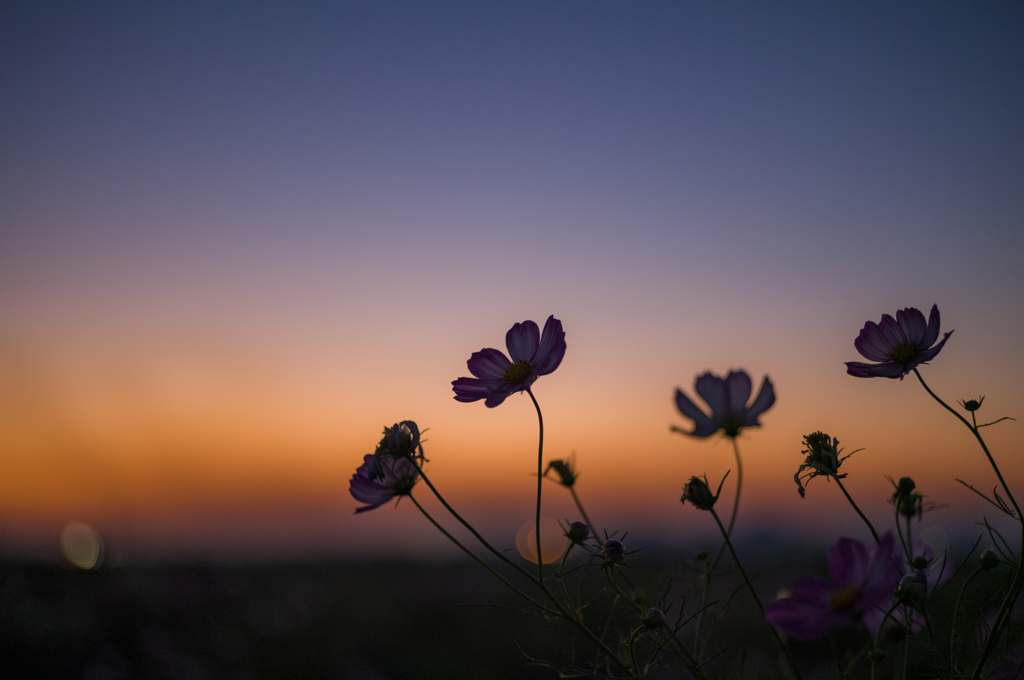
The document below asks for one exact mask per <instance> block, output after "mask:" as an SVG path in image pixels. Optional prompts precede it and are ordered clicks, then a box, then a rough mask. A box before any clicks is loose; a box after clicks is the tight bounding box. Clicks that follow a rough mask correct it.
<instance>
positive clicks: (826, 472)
mask: <svg viewBox="0 0 1024 680" xmlns="http://www.w3.org/2000/svg"><path fill="white" fill-rule="evenodd" d="M804 446H805V447H806V448H804V450H803V453H805V454H807V458H805V459H804V462H803V465H801V466H800V467H799V468H798V469H797V471H796V474H795V475H793V479H794V480H796V485H797V490H798V491H799V492H800V497H801V498H803V497H804V484H805V483H807V482H810V481H811V480H812V479H814V478H815V477H826V478H828V477H834V478H835V479H843V478H845V477H846V473H845V472H844V473H843V474H839V466H840V465H842V464H843V461H844V460H846V459H847V458H849V457H850V456H852V455H853V454H854V453H857V451H853V452H851V453H848V454H846V455H845V456H843V457H842V458H840V457H839V454H840V453H842V452H843V450H842V449H841V448H839V440H838V439H833V438H832V437H830V436H828V435H827V434H825V433H824V432H812V433H811V434H809V435H807V436H805V437H804ZM859 450H860V449H858V451H859Z"/></svg>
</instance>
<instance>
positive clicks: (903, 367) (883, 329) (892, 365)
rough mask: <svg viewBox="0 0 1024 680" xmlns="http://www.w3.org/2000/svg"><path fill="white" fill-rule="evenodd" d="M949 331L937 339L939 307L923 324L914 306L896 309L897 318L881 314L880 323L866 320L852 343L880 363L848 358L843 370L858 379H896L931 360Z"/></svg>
mask: <svg viewBox="0 0 1024 680" xmlns="http://www.w3.org/2000/svg"><path fill="white" fill-rule="evenodd" d="M952 333H953V331H949V332H948V333H946V334H945V335H943V336H942V340H940V341H939V343H938V344H935V341H936V340H938V339H939V308H938V306H936V305H932V311H931V313H930V314H929V315H928V322H927V323H925V320H924V314H923V313H921V310H919V309H915V308H914V307H907V308H906V309H901V310H900V311H898V312H896V318H895V319H894V318H892V317H891V316H889V315H888V314H883V315H882V320H881V321H880V322H879V323H875V322H874V321H868V322H867V323H866V324H864V328H862V329H861V331H860V335H858V336H857V339H856V340H854V341H853V346H854V347H856V348H857V351H858V352H860V353H861V356H863V357H864V358H865V359H868V360H870V361H877V362H880V363H876V364H867V363H863V362H860V361H847V362H846V372H847V373H848V374H850V375H852V376H855V377H857V378H899V379H900V380H903V376H905V375H906V374H907V373H910V372H911V371H912V370H914V369H915V368H916V367H918V366H919V365H921V364H923V363H925V362H928V361H931V360H932V359H934V358H935V355H937V354H938V353H939V350H941V349H942V346H943V345H944V344H946V340H947V339H948V338H949V336H950V335H952Z"/></svg>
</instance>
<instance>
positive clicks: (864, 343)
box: [853, 321, 896, 361]
mask: <svg viewBox="0 0 1024 680" xmlns="http://www.w3.org/2000/svg"><path fill="white" fill-rule="evenodd" d="M853 346H854V347H855V348H856V349H857V351H858V352H860V354H861V356H863V357H864V358H865V359H870V360H871V361H888V360H889V359H890V358H891V357H892V352H893V350H894V349H896V347H895V346H894V345H893V344H892V343H891V342H889V339H888V338H887V337H885V333H883V332H882V329H880V328H879V327H878V324H876V323H875V322H874V321H868V322H867V323H866V324H864V328H862V329H861V331H860V335H858V336H857V339H856V340H854V341H853Z"/></svg>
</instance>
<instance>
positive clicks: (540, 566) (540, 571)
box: [526, 389, 544, 582]
mask: <svg viewBox="0 0 1024 680" xmlns="http://www.w3.org/2000/svg"><path fill="white" fill-rule="evenodd" d="M526 393H527V394H528V395H530V399H531V400H532V401H533V407H534V408H536V409H537V422H538V423H539V424H540V443H538V444H537V514H536V519H535V522H534V530H535V531H536V533H537V580H538V581H539V582H543V581H544V558H543V556H542V555H541V548H540V544H541V540H540V492H541V489H542V488H543V485H542V482H543V481H544V415H543V414H542V413H541V412H540V404H538V403H537V398H536V397H534V396H533V392H532V391H531V390H529V389H527V390H526Z"/></svg>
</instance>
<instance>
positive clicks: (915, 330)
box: [896, 307, 931, 347]
mask: <svg viewBox="0 0 1024 680" xmlns="http://www.w3.org/2000/svg"><path fill="white" fill-rule="evenodd" d="M896 322H897V323H898V324H899V325H900V328H902V329H903V332H904V334H906V336H907V342H909V343H911V344H913V345H918V346H919V347H921V346H923V347H927V346H928V345H930V344H931V343H928V345H925V344H923V343H924V339H925V337H926V336H927V335H928V324H927V323H926V322H925V320H924V314H922V313H921V310H920V309H917V308H915V307H907V308H906V309H901V310H900V311H898V312H896Z"/></svg>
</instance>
